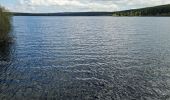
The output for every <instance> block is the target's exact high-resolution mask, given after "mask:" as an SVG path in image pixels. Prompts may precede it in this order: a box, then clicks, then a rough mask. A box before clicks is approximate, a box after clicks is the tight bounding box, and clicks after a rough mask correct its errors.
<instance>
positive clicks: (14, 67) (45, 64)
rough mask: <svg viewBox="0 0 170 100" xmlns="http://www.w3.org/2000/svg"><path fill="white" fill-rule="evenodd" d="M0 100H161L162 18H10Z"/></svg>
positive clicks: (166, 76)
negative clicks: (11, 39)
mask: <svg viewBox="0 0 170 100" xmlns="http://www.w3.org/2000/svg"><path fill="white" fill-rule="evenodd" d="M12 34H13V36H14V39H15V42H14V43H13V44H4V45H1V46H0V100H6V99H7V100H15V99H16V100H22V99H24V100H34V99H35V100H37V99H40V100H168V99H170V18H168V17H13V32H12Z"/></svg>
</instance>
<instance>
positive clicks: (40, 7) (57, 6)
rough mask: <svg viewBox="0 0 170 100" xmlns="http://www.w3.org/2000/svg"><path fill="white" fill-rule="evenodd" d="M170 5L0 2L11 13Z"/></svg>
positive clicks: (91, 0)
mask: <svg viewBox="0 0 170 100" xmlns="http://www.w3.org/2000/svg"><path fill="white" fill-rule="evenodd" d="M162 4H170V0H0V5H1V6H5V7H6V8H8V9H9V10H10V11H13V12H34V13H37V12H49V13H50V12H70V11H71V12H76V11H81V12H84V11H117V10H125V9H133V8H141V7H148V6H155V5H162Z"/></svg>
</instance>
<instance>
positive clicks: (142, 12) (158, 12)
mask: <svg viewBox="0 0 170 100" xmlns="http://www.w3.org/2000/svg"><path fill="white" fill-rule="evenodd" d="M113 16H170V4H168V5H161V6H155V7H147V8H141V9H131V10H125V11H117V12H114V13H113Z"/></svg>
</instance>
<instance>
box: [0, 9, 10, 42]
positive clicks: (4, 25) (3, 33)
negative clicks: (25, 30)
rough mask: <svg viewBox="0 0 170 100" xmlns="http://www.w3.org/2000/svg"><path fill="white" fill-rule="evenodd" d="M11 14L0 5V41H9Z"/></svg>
mask: <svg viewBox="0 0 170 100" xmlns="http://www.w3.org/2000/svg"><path fill="white" fill-rule="evenodd" d="M10 30H11V14H10V13H8V11H7V10H6V9H5V8H3V7H1V6H0V42H6V41H10V33H9V32H10Z"/></svg>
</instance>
